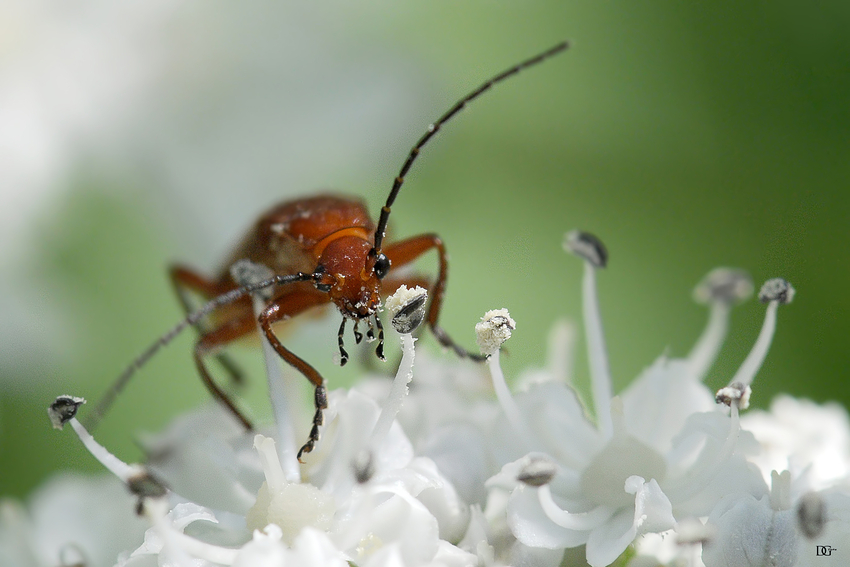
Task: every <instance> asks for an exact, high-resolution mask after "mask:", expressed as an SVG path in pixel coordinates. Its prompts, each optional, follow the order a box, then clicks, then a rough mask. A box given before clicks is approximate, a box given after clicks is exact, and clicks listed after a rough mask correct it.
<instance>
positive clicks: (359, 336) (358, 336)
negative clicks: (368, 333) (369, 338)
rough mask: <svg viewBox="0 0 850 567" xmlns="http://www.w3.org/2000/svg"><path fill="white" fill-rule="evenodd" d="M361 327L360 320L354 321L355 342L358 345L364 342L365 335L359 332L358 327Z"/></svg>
mask: <svg viewBox="0 0 850 567" xmlns="http://www.w3.org/2000/svg"><path fill="white" fill-rule="evenodd" d="M359 325H360V319H355V320H354V342H355V343H357V344H358V345H359V344H360V342H361V341H362V340H363V333H361V332H360V331H358V330H357V327H358V326H359Z"/></svg>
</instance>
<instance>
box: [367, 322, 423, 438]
mask: <svg viewBox="0 0 850 567" xmlns="http://www.w3.org/2000/svg"><path fill="white" fill-rule="evenodd" d="M415 342H416V338H415V337H413V336H412V335H411V334H410V333H407V334H404V335H402V336H401V350H402V355H401V363H400V364H399V366H398V372H396V375H395V378H393V385H392V387H391V388H390V394H389V396H388V397H387V401H386V403H384V407H383V408H382V409H381V415H379V416H378V421H377V422H376V423H375V428H374V429H373V430H372V439H371V440H370V443H369V446H370V447H372V448H373V450H375V451H378V450H379V449H380V447H381V445H382V444H383V442H384V439H386V437H387V433H389V431H390V427H391V426H392V424H393V421H394V420H395V418H396V416H397V415H398V412H399V411H401V406H402V405H403V404H404V398H405V397H406V396H407V385H408V384H409V383H410V381H411V380H412V379H413V360H414V359H415V357H416V352H415V349H414V348H413V344H414V343H415Z"/></svg>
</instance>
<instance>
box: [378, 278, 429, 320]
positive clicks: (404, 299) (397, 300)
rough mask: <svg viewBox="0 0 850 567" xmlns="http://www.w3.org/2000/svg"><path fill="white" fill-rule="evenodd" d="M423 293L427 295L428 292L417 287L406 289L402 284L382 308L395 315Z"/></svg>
mask: <svg viewBox="0 0 850 567" xmlns="http://www.w3.org/2000/svg"><path fill="white" fill-rule="evenodd" d="M423 293H424V294H427V293H428V290H426V289H425V288H422V287H419V286H416V287H412V288H410V289H408V288H407V286H406V285H404V284H402V285H401V286H399V288H398V289H397V290H396V292H395V293H394V294H392V295H391V296H389V297H388V298H387V300H386V301H385V302H384V308H385V309H387V310H388V311H389V312H390V313H391V314H392V315H396V314H398V312H399V311H401V309H402V308H403V307H404V306H405V305H407V304H408V303H410V302H411V301H412V300H413V299H415V298H416V297H419V296H420V295H422V294H423Z"/></svg>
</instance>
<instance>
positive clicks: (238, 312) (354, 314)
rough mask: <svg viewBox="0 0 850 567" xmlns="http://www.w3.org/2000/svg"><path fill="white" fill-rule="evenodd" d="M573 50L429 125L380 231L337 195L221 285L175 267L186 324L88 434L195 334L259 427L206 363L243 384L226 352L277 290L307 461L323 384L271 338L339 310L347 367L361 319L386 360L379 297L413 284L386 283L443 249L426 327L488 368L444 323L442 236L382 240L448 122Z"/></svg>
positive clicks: (298, 206) (251, 240) (279, 211)
mask: <svg viewBox="0 0 850 567" xmlns="http://www.w3.org/2000/svg"><path fill="white" fill-rule="evenodd" d="M567 47H568V43H567V42H562V43H559V44H558V45H556V46H554V47H552V48H550V49H548V50H546V51H544V52H542V53H540V54H538V55H535V56H534V57H532V58H530V59H527V60H525V61H523V62H522V63H519V64H517V65H514V66H512V67H510V68H509V69H507V70H505V71H503V72H501V73H499V74H498V75H495V76H494V77H492V78H490V79H488V80H487V81H485V82H484V83H483V84H482V85H480V86H479V87H478V88H476V89H475V90H473V91H472V92H470V93H469V94H467V95H466V96H465V97H463V98H461V99H460V100H458V101H457V102H456V103H455V104H454V105H453V106H452V107H451V108H449V110H448V111H446V112H445V113H444V114H443V115H442V116H441V117H440V118H438V119H437V121H436V122H434V123H433V124H431V125H429V126H428V128H427V130H426V132H425V134H423V135H422V137H421V138H419V140H418V141H417V142H416V144H415V145H414V146H413V148H412V149H411V150H410V153H409V154H408V156H407V159H406V160H405V161H404V164H403V165H402V167H401V170H400V171H399V173H398V175H397V176H396V177H395V179H394V180H393V185H392V188H391V190H390V194H389V196H388V197H387V201H386V204H385V205H384V206H383V207H382V208H381V214H380V217H379V218H378V223H377V225H376V224H375V223H373V222H372V220H371V219H370V217H369V215H368V212H367V211H366V207H365V205H364V204H363V202H362V201H360V200H358V199H354V198H349V197H339V196H332V195H321V196H317V197H309V198H302V199H297V200H294V201H289V202H285V203H282V204H280V205H278V206H276V207H274V208H272V209H271V210H269V211H267V212H266V213H265V214H263V215H262V216H261V217H260V219H259V220H258V221H257V222H256V223H255V225H254V227H253V228H252V229H251V231H250V232H249V233H248V235H247V236H246V237H245V238H244V239H243V241H242V244H241V245H240V246H239V247H238V248H237V249H236V251H235V252H234V253H233V254H232V256H231V258H230V261H229V262H228V263H227V264H225V268H224V269H223V270H222V271H221V272H220V273H219V274H218V275H217V276H216V277H215V278H213V279H208V278H206V277H204V276H202V275H200V274H198V273H197V272H195V271H193V270H190V269H188V268H185V267H182V266H174V267H172V269H171V272H170V273H171V280H172V282H173V284H174V287H175V289H176V291H177V294H178V296H179V298H180V300H181V302H182V304H183V307H184V308H185V310H186V312H187V313H188V315H187V317H186V318H185V319H184V320H183V321H181V322H180V323H179V324H178V325H177V326H175V327H174V328H173V329H172V330H171V331H169V332H168V333H166V334H165V335H163V336H161V337H160V338H159V339H158V340H157V341H156V342H155V343H154V344H152V345H151V346H150V347H149V348H148V349H147V350H146V351H145V352H143V353H142V354H141V355H140V356H139V357H138V358H137V359H136V360H134V361H133V363H132V364H131V365H130V366H129V367H128V368H127V369H126V370H125V371H124V373H123V374H122V375H121V376H119V378H118V379H117V380H116V382H115V383H114V385H113V386H112V388H111V389H110V390H109V391H108V392H107V394H106V395H105V396H104V398H103V399H102V400H101V402H100V403H99V404H98V406H97V407H96V408H95V409H94V411H93V412H92V413H91V414H90V415H89V416H88V425H89V427H94V426H95V425H96V424H97V422H98V420H99V419H100V418H101V416H102V415H103V414H104V413H105V411H106V410H107V409H108V408H109V406H110V405H111V404H112V402H113V401H114V399H115V397H116V396H117V394H118V393H119V392H120V391H121V390H122V389H123V387H124V386H125V385H126V383H127V382H128V381H129V379H130V377H131V376H132V375H133V374H135V372H136V371H137V370H138V369H139V368H140V367H142V366H143V365H144V364H145V363H146V362H147V361H148V360H149V359H150V358H151V357H152V356H153V355H154V354H155V353H156V352H157V351H158V350H159V349H160V348H161V347H162V346H165V345H166V344H168V343H169V342H171V340H172V339H173V338H174V337H175V336H176V335H177V334H179V333H180V332H181V331H182V330H183V329H184V328H186V327H188V326H194V327H196V328H197V329H198V330H199V331H200V338H199V339H198V342H197V343H196V345H195V351H194V358H195V362H196V365H197V367H198V371H199V373H200V375H201V378H202V380H203V382H204V384H205V385H206V387H207V388H208V389H209V390H210V392H211V393H212V394H213V396H215V398H216V399H218V400H219V401H220V402H221V403H222V404H224V406H225V407H227V409H228V410H229V411H230V412H231V413H232V414H233V416H234V417H235V418H236V419H238V420H239V421H240V422H241V423H242V424H243V425H244V426H245V428H246V429H249V430H250V429H252V425H251V422H250V421H248V419H247V418H246V417H245V416H244V415H242V413H241V412H240V411H239V409H238V408H237V407H236V405H235V404H234V403H233V401H232V400H231V399H230V397H229V396H228V394H227V393H226V392H224V390H222V389H221V388H220V387H219V386H218V385H217V384H216V383H215V381H214V380H213V379H212V376H211V375H210V373H209V371H208V370H207V367H206V364H205V358H206V357H208V356H210V355H216V356H217V357H218V358H219V360H220V362H221V363H222V365H223V366H224V367H225V369H226V370H227V371H228V372H229V373H230V374H231V376H232V377H234V378H235V379H239V375H238V372H237V370H236V368H235V367H234V366H233V365H232V364H231V363H230V362H229V360H228V359H227V358H225V357H223V356H222V355H220V354H219V351H220V350H221V349H222V348H223V347H224V346H226V345H227V344H229V343H231V342H233V341H235V340H237V339H239V338H242V337H244V336H246V335H248V334H250V333H252V332H254V330H255V328H256V327H255V325H256V319H255V314H254V309H253V305H252V301H251V294H252V293H254V292H256V291H259V290H264V289H267V288H271V290H272V291H271V299H270V300H269V301H268V302H267V303H266V306H265V308H264V309H263V310H262V312H261V313H260V316H259V324H260V328H261V330H262V333H263V335H264V336H265V338H266V339H267V340H268V341H269V343H270V344H271V346H272V348H274V350H275V352H277V354H278V355H279V356H280V357H281V358H282V359H283V360H285V361H286V362H287V363H288V364H290V365H291V366H293V367H294V368H295V369H296V370H298V371H299V372H300V373H301V374H303V375H304V376H305V377H306V378H307V379H308V380H309V381H310V382H311V383H312V384H313V387H314V388H315V393H314V398H315V407H316V412H315V414H314V417H313V426H312V429H311V431H310V435H309V438H308V439H307V442H306V443H305V444H304V445H303V446H302V447H301V449H300V450H299V451H298V460H299V461H300V460H301V456H302V455H303V454H304V453H309V452H310V451H312V450H313V447H314V446H315V444H316V442H317V441H318V439H319V428H320V427H321V425H322V423H323V413H322V412H323V410H324V409H326V408H327V393H326V389H325V381H324V378H322V376H321V374H319V372H318V371H316V369H315V368H313V367H312V366H311V365H310V364H309V363H307V362H306V361H305V360H303V359H302V358H300V357H299V356H298V355H296V354H294V353H293V352H292V351H290V350H289V349H287V348H286V347H285V346H283V344H282V343H281V342H280V340H279V339H278V337H277V336H276V335H275V333H274V331H273V330H272V325H273V324H274V323H276V322H278V321H282V320H285V319H289V318H292V317H295V316H297V315H299V314H300V313H303V312H304V311H307V310H308V309H310V308H312V307H318V306H322V305H327V304H329V303H333V304H334V305H336V307H337V309H338V310H339V311H340V313H341V314H342V323H341V325H340V327H339V332H338V343H339V352H340V364H343V365H344V364H345V363H346V362H347V360H348V353H347V352H346V351H345V348H344V343H343V333H344V331H345V324H346V321H347V320H348V319H352V320H353V321H354V336H355V340H356V342H357V343H359V342H360V341H361V339H362V338H363V335H362V334H361V333H360V332H359V330H358V328H357V325H358V323H359V322H360V321H362V320H365V321H366V323H367V325H368V327H369V329H368V333H367V334H368V336H369V337H370V338H373V336H374V335H373V327H374V328H377V331H378V337H377V338H378V346H377V348H376V349H375V352H376V354H377V356H378V358H380V359H381V360H383V359H384V355H383V327H382V326H381V320H380V319H379V318H378V316H377V311H378V307H379V306H380V304H381V295H383V294H384V293H383V289H384V287H386V288H387V290H388V291H393V290H395V289H396V288H397V287H398V286H399V285H401V284H402V283H407V282H406V281H405V280H403V279H398V280H397V279H394V278H388V274H389V272H390V269H391V267H392V266H396V267H398V266H403V265H405V264H408V263H410V262H413V261H414V260H416V259H417V258H418V257H419V256H421V255H422V254H424V253H426V252H428V251H430V250H436V252H437V255H438V265H439V268H438V275H437V280H436V281H435V282H434V284H433V286H431V289H430V290H429V295H430V297H431V303H430V305H429V307H428V311H427V316H426V320H427V323H428V327H429V328H430V329H431V332H432V333H433V334H434V336H435V337H436V338H437V340H438V341H439V342H440V344H442V345H443V346H445V347H448V348H451V349H452V350H454V351H455V352H456V353H457V354H458V355H459V356H461V357H469V358H473V359H477V360H483V357H482V356H481V355H479V354H474V353H470V352H467V351H466V350H465V349H464V348H463V347H461V346H459V345H458V344H457V343H455V342H454V340H452V338H451V337H450V336H449V335H448V334H447V333H446V332H445V331H444V330H443V329H442V327H440V326H439V324H438V319H439V315H440V306H441V305H442V301H443V295H444V293H445V289H446V279H447V275H448V262H447V258H446V249H445V246H444V245H443V241H442V240H441V239H440V238H439V237H438V236H437V235H436V234H422V235H419V236H413V237H411V238H407V239H405V240H402V241H400V242H396V243H388V244H387V245H386V246H385V245H384V237H385V235H386V230H387V223H388V222H389V216H390V210H391V207H392V205H393V203H394V202H395V199H396V197H397V196H398V193H399V190H400V189H401V186H402V184H403V183H404V178H405V176H406V175H407V173H408V171H409V170H410V168H411V166H412V165H413V163H414V162H415V161H416V158H417V156H418V155H419V152H420V150H421V149H422V148H423V147H424V146H425V144H427V143H428V141H429V140H430V139H431V138H432V137H433V136H434V135H435V134H436V133H437V132H438V131H439V130H440V128H441V127H442V126H443V124H445V123H446V122H448V121H449V120H450V119H451V118H453V117H454V116H455V115H456V114H457V113H459V112H460V111H461V110H462V109H463V108H464V107H465V106H466V104H467V103H469V102H471V101H472V100H474V99H475V98H477V97H478V96H480V95H481V94H483V93H484V92H485V91H487V90H489V89H490V87H492V86H493V85H494V84H496V83H498V82H500V81H503V80H505V79H507V78H508V77H511V76H513V75H515V74H517V73H519V72H520V71H521V70H523V69H525V68H527V67H531V66H533V65H536V64H538V63H540V62H542V61H544V60H545V59H548V58H549V57H551V56H553V55H555V54H557V53H560V52H562V51H564V50H565V49H567ZM243 259H247V260H249V261H251V262H253V263H255V264H260V265H262V266H265V267H268V268H269V269H270V270H271V272H272V273H273V274H274V275H273V276H272V277H270V278H267V279H265V280H263V281H260V282H256V283H252V284H248V285H240V284H238V283H237V282H236V281H235V280H234V279H233V276H232V275H231V273H230V269H229V268H230V266H231V265H232V264H233V263H234V262H236V261H239V260H243ZM187 291H192V292H195V293H199V294H200V295H202V296H204V297H206V298H207V299H208V300H209V301H208V302H207V303H206V304H205V305H203V306H202V307H201V308H200V309H198V310H196V311H194V312H190V310H191V307H190V303H189V301H188V298H187V295H186V292H187ZM210 315H212V317H211V319H212V321H211V322H212V324H213V326H212V328H207V326H206V325H205V324H204V322H205V319H206V318H207V317H208V316H210Z"/></svg>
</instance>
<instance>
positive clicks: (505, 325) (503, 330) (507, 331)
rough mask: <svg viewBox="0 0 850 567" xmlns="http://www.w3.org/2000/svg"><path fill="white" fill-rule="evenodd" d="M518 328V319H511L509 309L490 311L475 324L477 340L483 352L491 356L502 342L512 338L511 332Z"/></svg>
mask: <svg viewBox="0 0 850 567" xmlns="http://www.w3.org/2000/svg"><path fill="white" fill-rule="evenodd" d="M515 329H516V321H514V320H513V319H511V315H510V313H508V310H507V309H494V310H492V311H488V312H487V313H485V314H484V317H482V318H481V322H480V323H477V324H476V325H475V334H476V341H477V342H478V347H479V348H480V349H481V354H483V355H484V356H491V355H492V354H493V353H495V352H496V351H497V350H499V348H501V346H502V343H504V342H505V341H506V340H508V339H509V338H511V332H513V331H514V330H515Z"/></svg>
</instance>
